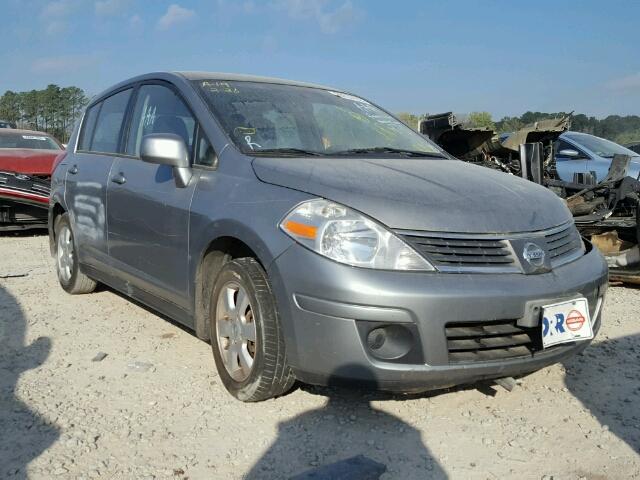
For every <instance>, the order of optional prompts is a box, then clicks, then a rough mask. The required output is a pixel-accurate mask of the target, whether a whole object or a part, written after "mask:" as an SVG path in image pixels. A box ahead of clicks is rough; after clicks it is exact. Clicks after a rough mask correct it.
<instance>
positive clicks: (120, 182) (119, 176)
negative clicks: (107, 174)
mask: <svg viewBox="0 0 640 480" xmlns="http://www.w3.org/2000/svg"><path fill="white" fill-rule="evenodd" d="M111 181H112V182H113V183H117V184H118V185H123V184H125V183H127V179H126V178H125V177H124V174H123V173H122V172H120V173H119V174H117V175H114V176H113V177H111Z"/></svg>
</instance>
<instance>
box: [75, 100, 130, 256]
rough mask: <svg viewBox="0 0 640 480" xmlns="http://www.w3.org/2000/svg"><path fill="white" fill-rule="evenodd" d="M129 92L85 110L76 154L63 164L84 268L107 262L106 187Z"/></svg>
mask: <svg viewBox="0 0 640 480" xmlns="http://www.w3.org/2000/svg"><path fill="white" fill-rule="evenodd" d="M132 91H133V89H132V88H128V89H125V90H121V91H119V92H116V93H114V94H113V95H111V96H109V97H107V98H105V99H104V100H102V101H100V102H98V103H96V104H95V105H93V106H91V107H90V108H89V109H88V110H87V112H86V113H85V116H84V119H83V122H82V128H81V131H80V136H79V138H78V143H77V146H76V151H75V152H74V154H73V155H72V156H70V158H69V161H67V162H66V163H67V164H68V166H67V174H66V191H65V203H66V204H67V208H68V210H69V215H70V217H71V222H72V225H73V231H74V235H75V236H76V244H77V245H78V246H79V248H78V254H79V257H80V258H79V260H80V262H81V263H83V264H85V265H91V266H95V267H99V266H100V265H101V264H102V265H104V264H107V263H108V259H107V253H108V251H107V223H106V222H107V184H108V179H109V173H110V171H111V167H112V165H113V163H114V159H115V158H116V155H117V152H118V150H119V144H120V140H121V136H122V131H123V122H124V119H125V116H126V111H127V106H128V102H129V100H130V98H131V93H132Z"/></svg>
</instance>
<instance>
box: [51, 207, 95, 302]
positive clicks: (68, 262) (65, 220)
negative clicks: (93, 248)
mask: <svg viewBox="0 0 640 480" xmlns="http://www.w3.org/2000/svg"><path fill="white" fill-rule="evenodd" d="M54 231H55V235H56V250H55V256H56V271H57V273H58V281H59V282H60V286H62V288H63V289H64V290H65V291H66V292H67V293H70V294H72V295H78V294H82V293H91V292H93V291H94V290H95V289H96V285H97V284H96V282H95V281H94V280H92V279H90V278H89V277H87V276H86V275H85V274H84V273H82V272H81V271H80V268H79V264H78V249H77V246H76V244H75V239H74V236H73V231H72V230H71V222H70V221H69V214H67V213H63V214H62V215H60V216H58V217H57V218H56V220H55V225H54Z"/></svg>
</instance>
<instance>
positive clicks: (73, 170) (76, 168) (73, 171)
mask: <svg viewBox="0 0 640 480" xmlns="http://www.w3.org/2000/svg"><path fill="white" fill-rule="evenodd" d="M69 173H70V174H71V175H75V174H76V173H78V165H74V166H73V167H71V168H70V169H69Z"/></svg>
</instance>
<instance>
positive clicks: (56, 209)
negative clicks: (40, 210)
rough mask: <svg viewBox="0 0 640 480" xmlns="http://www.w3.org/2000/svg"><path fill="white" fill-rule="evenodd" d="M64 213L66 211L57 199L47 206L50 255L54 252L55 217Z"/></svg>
mask: <svg viewBox="0 0 640 480" xmlns="http://www.w3.org/2000/svg"><path fill="white" fill-rule="evenodd" d="M64 213H67V210H66V209H65V208H64V207H63V206H62V204H61V203H60V202H59V201H54V202H53V204H52V205H51V206H50V207H49V222H48V229H49V250H50V251H51V255H54V254H55V249H56V231H55V226H56V219H57V218H58V217H59V216H60V215H63V214H64Z"/></svg>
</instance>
